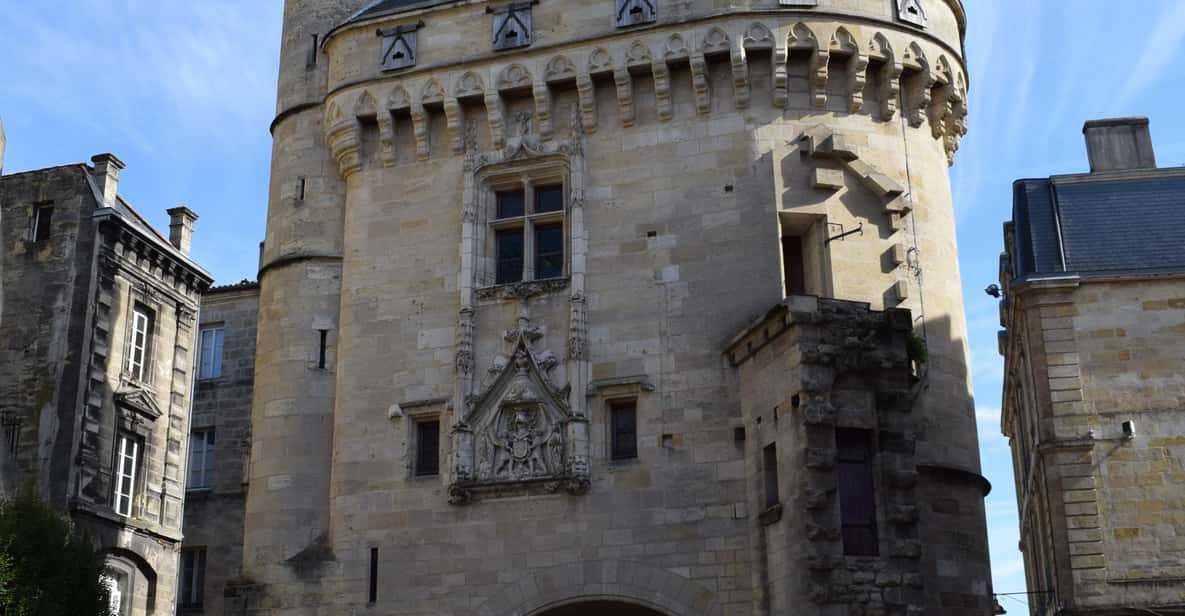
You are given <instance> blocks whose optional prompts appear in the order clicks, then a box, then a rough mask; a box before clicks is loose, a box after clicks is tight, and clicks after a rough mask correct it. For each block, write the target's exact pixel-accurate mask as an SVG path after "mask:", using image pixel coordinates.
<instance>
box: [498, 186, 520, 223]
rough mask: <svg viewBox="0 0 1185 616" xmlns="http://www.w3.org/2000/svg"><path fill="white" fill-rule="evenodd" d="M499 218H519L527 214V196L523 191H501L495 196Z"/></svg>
mask: <svg viewBox="0 0 1185 616" xmlns="http://www.w3.org/2000/svg"><path fill="white" fill-rule="evenodd" d="M495 200H496V201H497V208H496V209H497V212H496V216H497V217H498V218H517V217H519V216H522V215H523V214H525V213H526V196H525V195H524V193H523V190H522V189H521V188H520V189H518V190H500V191H498V192H497V193H496V194H495Z"/></svg>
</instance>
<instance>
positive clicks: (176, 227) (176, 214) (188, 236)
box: [168, 205, 198, 256]
mask: <svg viewBox="0 0 1185 616" xmlns="http://www.w3.org/2000/svg"><path fill="white" fill-rule="evenodd" d="M168 212H169V243H170V244H172V245H173V247H174V248H176V249H177V250H179V251H181V254H183V255H186V256H188V255H189V248H190V246H191V245H192V244H193V223H194V222H196V221H197V219H198V215H197V214H195V213H194V211H193V210H191V209H189V208H187V207H185V206H184V205H180V206H177V207H175V208H173V209H171V210H169V211H168Z"/></svg>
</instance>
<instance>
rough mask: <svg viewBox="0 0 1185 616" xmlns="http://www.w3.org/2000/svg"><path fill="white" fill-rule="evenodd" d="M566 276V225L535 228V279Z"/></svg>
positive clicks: (557, 224) (553, 224)
mask: <svg viewBox="0 0 1185 616" xmlns="http://www.w3.org/2000/svg"><path fill="white" fill-rule="evenodd" d="M563 275H564V224H563V223H558V222H557V223H552V224H547V225H538V226H536V227H535V278H536V279H537V280H538V279H543V278H559V277H560V276H563Z"/></svg>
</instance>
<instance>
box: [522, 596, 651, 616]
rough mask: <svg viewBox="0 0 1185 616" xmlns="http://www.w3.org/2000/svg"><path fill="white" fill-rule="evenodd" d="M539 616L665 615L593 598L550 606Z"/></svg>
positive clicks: (632, 604)
mask: <svg viewBox="0 0 1185 616" xmlns="http://www.w3.org/2000/svg"><path fill="white" fill-rule="evenodd" d="M539 616H665V614H663V613H662V612H659V611H656V610H652V609H650V608H648V607H643V606H641V605H637V604H634V603H626V602H624V601H615V600H608V599H594V600H589V601H577V602H574V603H568V604H565V605H561V606H559V607H555V608H550V609H547V610H544V611H542V612H540V613H539Z"/></svg>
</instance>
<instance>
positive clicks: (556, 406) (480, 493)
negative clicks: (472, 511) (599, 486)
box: [449, 326, 589, 505]
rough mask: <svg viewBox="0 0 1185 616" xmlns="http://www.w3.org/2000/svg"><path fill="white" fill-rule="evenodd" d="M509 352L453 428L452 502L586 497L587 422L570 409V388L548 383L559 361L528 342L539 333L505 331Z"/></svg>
mask: <svg viewBox="0 0 1185 616" xmlns="http://www.w3.org/2000/svg"><path fill="white" fill-rule="evenodd" d="M506 337H507V340H509V341H512V342H513V350H512V351H511V352H510V353H509V354H508V355H501V356H499V357H498V359H496V360H495V362H494V365H493V367H491V368H490V370H489V372H490V374H491V377H492V380H491V381H490V383H489V385H488V386H487V387H485V388H484V389H483V391H482V392H481V393H480V394H478V395H476V396H473V397H471V398H470V400H469V401H468V405H467V406H468V409H467V411H466V413H465V416H464V417H463V418H462V419H461V421H459V422H458V423H457V425H456V426H455V427H454V428H453V431H452V438H453V451H454V452H455V456H456V458H455V466H454V469H453V470H454V481H453V483H452V485H450V486H449V502H450V503H452V504H454V505H463V504H466V503H469V502H472V501H474V500H477V499H479V498H490V497H498V496H518V495H522V494H540V493H555V492H559V491H560V490H564V491H567V492H569V493H571V494H583V493H585V492H587V491H588V487H589V480H588V475H589V464H588V456H589V451H588V448H589V440H588V418H587V417H582V416H577V415H576V414H574V413H573V412H572V411H571V410H570V408H569V406H568V402H567V399H568V394H569V387H567V386H565V387H563V388H562V389H560V388H557V387H556V386H555V385H554V384H553V383H552V382H551V379H550V377H549V373H550V372H551V370H552V369H554V368H555V365H556V363H558V362H557V360H556V358H555V356H554V355H553V354H551V353H550V352H547V351H544V352H540V353H536V352H535V351H534V350H532V349H531V343H532V342H533V341H534V340H536V339H538V337H539V335H538V332H537V330H535V329H534V328H529V327H522V326H520V327H519V329H517V330H511V331H509V332H507V336H506Z"/></svg>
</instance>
